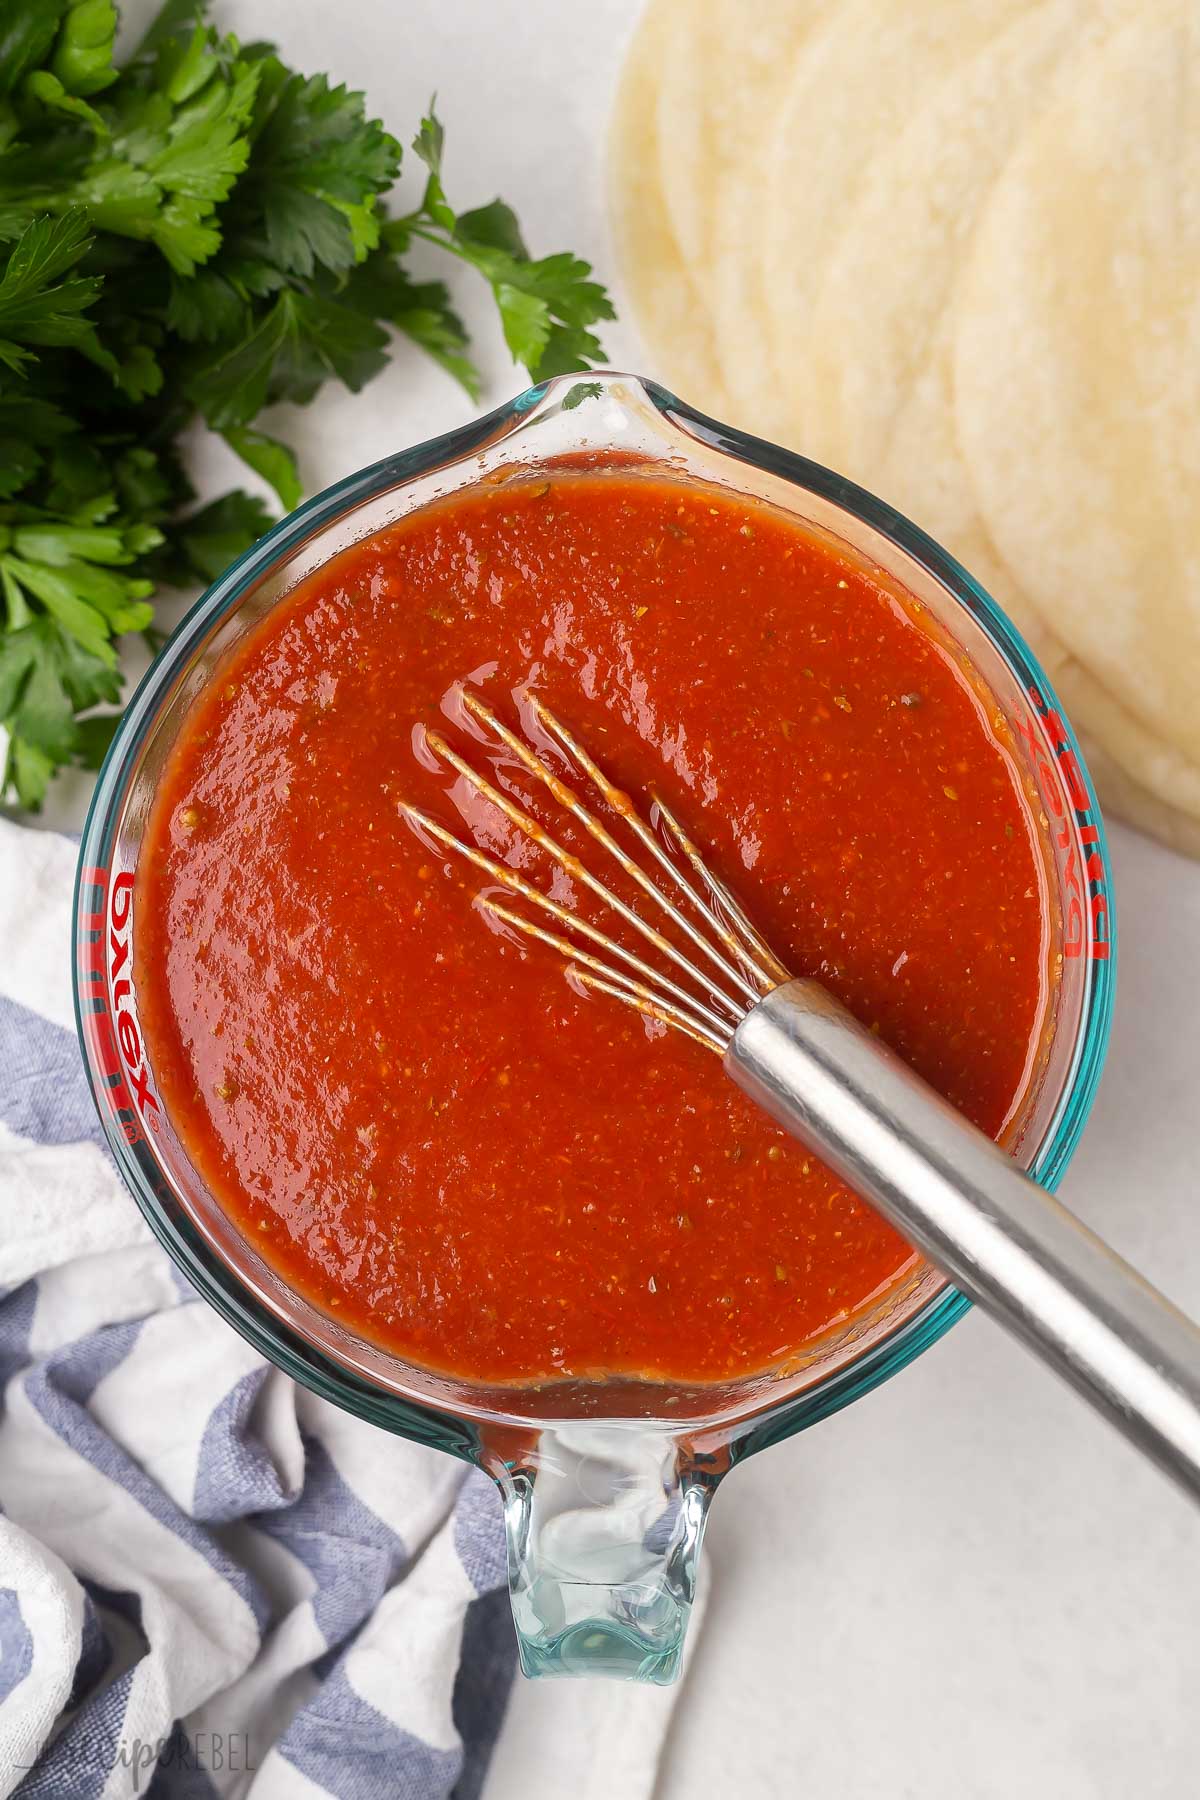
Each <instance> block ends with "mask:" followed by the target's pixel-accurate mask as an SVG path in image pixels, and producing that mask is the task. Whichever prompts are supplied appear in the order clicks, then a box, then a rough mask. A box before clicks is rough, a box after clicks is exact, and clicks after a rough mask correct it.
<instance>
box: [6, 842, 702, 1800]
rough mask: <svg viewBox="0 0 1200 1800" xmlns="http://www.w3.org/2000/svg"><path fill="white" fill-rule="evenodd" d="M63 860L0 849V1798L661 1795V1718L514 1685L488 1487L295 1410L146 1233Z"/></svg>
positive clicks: (594, 1686)
mask: <svg viewBox="0 0 1200 1800" xmlns="http://www.w3.org/2000/svg"><path fill="white" fill-rule="evenodd" d="M74 860H75V847H74V845H73V844H71V843H70V842H69V841H68V840H67V839H66V838H63V837H59V836H55V835H53V834H51V833H48V832H33V831H28V830H24V829H22V828H20V827H18V826H15V825H12V824H7V823H4V822H3V821H0V1384H2V1394H3V1399H2V1402H0V1794H4V1795H7V1794H9V1793H13V1792H17V1793H19V1794H20V1795H21V1796H22V1800H26V1797H28V1800H35V1797H36V1800H42V1797H43V1796H45V1797H46V1800H50V1797H52V1796H53V1797H54V1800H92V1796H95V1797H96V1800H101V1797H103V1800H120V1797H123V1796H127V1795H134V1794H142V1793H144V1794H149V1795H151V1796H153V1797H154V1800H176V1797H178V1800H214V1797H215V1796H222V1797H223V1800H224V1797H226V1796H228V1797H230V1800H241V1797H242V1796H244V1795H249V1796H251V1800H319V1797H320V1796H327V1795H333V1796H334V1797H335V1800H393V1797H394V1800H442V1797H446V1800H449V1797H451V1796H453V1797H454V1800H475V1797H476V1796H483V1797H484V1800H501V1796H508V1795H513V1796H515V1795H516V1794H518V1793H519V1794H521V1795H522V1797H523V1800H543V1797H544V1800H549V1797H550V1796H558V1795H560V1794H562V1793H565V1792H568V1791H569V1792H570V1793H571V1795H572V1800H591V1797H592V1796H595V1797H596V1800H599V1797H600V1796H602V1795H603V1796H605V1800H639V1797H641V1796H648V1795H649V1793H650V1792H651V1789H652V1787H653V1785H654V1779H655V1771H656V1767H657V1762H658V1754H659V1749H660V1746H661V1742H662V1736H663V1733H664V1731H665V1728H666V1724H667V1720H668V1718H669V1715H670V1705H671V1697H670V1694H669V1692H664V1691H663V1690H661V1689H649V1690H643V1691H641V1692H636V1693H635V1692H633V1691H631V1690H628V1689H623V1688H620V1687H617V1686H614V1685H613V1684H610V1683H603V1682H597V1683H570V1684H564V1683H553V1684H549V1685H545V1684H543V1687H542V1690H541V1691H540V1692H538V1690H536V1689H534V1690H530V1689H525V1691H524V1695H522V1694H521V1693H520V1691H519V1690H520V1687H521V1684H520V1679H519V1678H518V1681H517V1686H516V1687H514V1679H513V1678H514V1671H515V1661H516V1656H515V1647H514V1643H513V1637H512V1626H511V1622H510V1619H509V1616H508V1597H507V1592H506V1585H505V1568H504V1547H503V1535H502V1528H501V1521H500V1513H499V1504H498V1500H497V1498H496V1495H495V1492H494V1490H493V1488H492V1485H491V1483H490V1482H488V1481H487V1480H486V1479H485V1478H484V1477H483V1476H481V1475H479V1474H478V1473H470V1474H468V1475H466V1476H465V1477H464V1472H463V1468H462V1465H461V1464H459V1463H457V1462H455V1461H453V1460H452V1459H451V1458H449V1457H446V1456H443V1455H441V1454H440V1453H438V1452H436V1451H433V1450H429V1449H425V1448H423V1447H421V1446H419V1445H416V1444H410V1443H408V1442H407V1441H405V1440H402V1439H399V1438H394V1437H390V1436H388V1435H387V1434H386V1433H383V1432H381V1431H377V1430H375V1429H374V1428H373V1427H371V1426H369V1425H366V1424H363V1423H362V1422H361V1421H359V1420H356V1419H353V1418H351V1417H350V1416H349V1415H347V1414H345V1413H343V1412H341V1411H339V1410H338V1409H337V1408H335V1407H332V1406H330V1405H328V1404H327V1403H326V1402H324V1401H322V1400H319V1399H317V1398H316V1397H315V1396H313V1395H312V1394H309V1393H308V1392H307V1391H306V1390H304V1389H302V1388H298V1387H296V1386H295V1385H294V1384H293V1383H292V1382H291V1381H289V1380H288V1379H287V1378H286V1377H285V1376H284V1375H282V1374H281V1373H280V1372H279V1371H278V1370H277V1369H275V1368H273V1367H272V1366H271V1365H270V1364H268V1363H266V1362H264V1361H263V1359H262V1358H261V1357H260V1356H258V1355H257V1354H256V1353H255V1352H254V1351H253V1350H252V1349H251V1348H250V1347H249V1345H247V1344H245V1343H244V1342H243V1341H242V1339H241V1338H239V1337H238V1336H237V1335H236V1334H235V1333H234V1332H233V1331H232V1330H231V1329H230V1328H229V1327H228V1326H227V1325H225V1324H224V1323H223V1322H222V1321H221V1320H220V1319H219V1318H218V1317H217V1316H216V1314H215V1313H213V1312H211V1311H210V1310H209V1308H208V1307H207V1306H206V1305H205V1304H204V1303H203V1302H202V1301H200V1300H198V1299H197V1298H196V1296H195V1295H194V1293H193V1291H192V1290H191V1288H190V1287H188V1286H187V1284H186V1283H185V1282H184V1281H183V1280H182V1278H181V1277H179V1276H178V1275H177V1274H176V1273H175V1271H174V1269H173V1267H172V1265H171V1263H170V1262H169V1260H168V1258H167V1256H166V1254H165V1253H164V1252H163V1251H162V1250H161V1249H160V1248H159V1247H158V1245H157V1244H156V1243H155V1241H154V1240H153V1238H152V1237H151V1235H150V1233H149V1230H148V1228H147V1227H146V1225H145V1224H144V1222H143V1220H142V1217H141V1214H140V1213H139V1212H138V1210H137V1207H136V1206H135V1205H134V1203H133V1201H132V1199H131V1198H130V1197H129V1196H128V1194H127V1193H126V1192H125V1190H124V1188H123V1187H122V1185H121V1182H120V1180H119V1178H118V1176H117V1174H116V1171H115V1168H114V1165H113V1164H112V1162H111V1161H110V1160H109V1157H108V1154H107V1152H106V1151H105V1149H104V1148H103V1145H102V1140H101V1134H100V1128H99V1125H98V1122H97V1120H96V1117H95V1114H94V1112H93V1110H92V1104H91V1100H90V1097H89V1095H88V1091H87V1087H86V1084H85V1079H84V1074H83V1069H82V1065H81V1063H80V1059H79V1053H78V1050H77V1047H76V1042H75V1031H74V1024H73V1018H72V1011H71V996H70V983H69V969H68V946H69V912H70V895H71V884H72V876H73V869H74ZM514 1695H515V1696H516V1698H515V1699H514ZM506 1715H507V1716H506ZM514 1715H515V1717H514Z"/></svg>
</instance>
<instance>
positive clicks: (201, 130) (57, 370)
mask: <svg viewBox="0 0 1200 1800" xmlns="http://www.w3.org/2000/svg"><path fill="white" fill-rule="evenodd" d="M116 28H117V13H116V10H115V7H114V6H113V5H112V4H111V0H77V3H75V4H71V0H6V4H5V5H4V7H3V17H2V18H0V726H2V728H3V732H4V736H5V739H6V750H5V756H4V762H3V769H2V773H0V797H13V798H15V799H16V800H17V802H18V803H19V804H20V805H22V806H25V807H31V808H32V807H37V806H38V805H40V803H41V801H42V799H43V797H44V795H45V792H46V787H47V784H48V783H49V781H50V779H51V777H52V776H53V774H54V772H55V771H56V770H57V769H60V768H62V767H63V766H65V765H66V764H68V763H76V764H82V765H84V766H86V767H92V768H94V767H97V766H98V765H99V761H100V759H101V758H102V756H103V753H104V750H105V748H106V747H107V743H108V741H109V738H110V737H111V735H112V731H113V729H114V726H115V721H116V717H117V715H116V714H115V713H113V711H112V710H111V709H112V708H113V707H114V706H116V705H118V704H119V702H120V698H121V681H120V674H119V670H118V663H117V648H116V646H117V640H118V639H119V638H120V637H121V636H122V635H123V634H125V633H127V632H143V633H145V634H146V635H147V636H148V637H149V638H150V639H151V640H152V641H154V632H153V625H152V619H153V609H152V600H153V596H154V593H155V590H156V588H158V587H159V586H161V585H163V584H173V585H186V584H189V583H191V584H194V583H196V582H202V581H209V580H211V579H212V578H213V577H214V576H216V575H217V574H219V573H220V571H221V570H222V569H223V568H224V567H225V566H226V565H227V564H228V563H229V562H230V561H232V559H233V558H234V557H235V556H237V555H238V554H239V553H240V552H241V551H243V550H244V549H246V548H247V547H248V546H249V545H250V544H251V543H253V542H254V540H255V539H256V538H257V537H259V536H260V535H261V534H262V532H263V531H265V530H266V529H267V528H268V526H269V525H270V523H271V517H270V514H269V512H268V511H267V509H266V508H265V507H264V506H263V505H262V504H261V502H260V501H258V500H256V499H253V498H252V497H251V496H250V495H248V494H246V493H243V492H240V491H234V492H232V493H229V494H225V495H223V496H221V498H219V499H217V500H215V501H213V502H212V503H211V504H210V505H208V506H205V507H202V508H199V509H196V507H195V505H194V502H195V495H194V492H193V490H192V487H191V484H190V482H189V480H188V476H187V471H186V468H185V466H184V462H183V458H182V455H181V451H180V440H181V434H182V433H183V432H184V431H185V429H187V428H188V427H189V426H191V425H192V424H193V422H194V421H195V420H196V419H197V418H199V419H201V420H203V421H204V422H205V424H207V425H208V426H209V428H210V429H212V430H213V431H215V432H219V433H220V434H221V436H222V437H223V438H224V440H225V442H226V443H227V444H228V445H229V446H230V448H231V449H232V450H233V451H234V452H235V454H236V455H237V456H238V457H240V458H241V460H242V461H243V462H244V463H245V464H246V465H247V466H248V467H249V468H251V469H253V470H254V471H255V472H256V473H257V474H258V475H260V476H261V477H263V478H264V479H265V480H266V482H267V483H268V484H269V485H270V486H271V487H272V488H273V489H274V491H275V493H276V494H277V495H278V497H279V500H280V503H281V505H282V506H283V507H284V508H291V507H293V506H295V505H296V504H297V503H298V501H299V499H300V497H301V491H302V490H301V483H300V477H299V473H298V470H297V466H296V459H295V456H294V454H293V452H292V451H291V450H290V449H289V447H288V446H287V445H286V444H284V443H281V442H280V441H279V440H277V439H276V438H273V437H271V436H269V435H268V434H267V433H266V432H264V431H263V430H261V429H260V428H259V426H258V425H257V423H256V421H257V419H258V415H259V414H260V413H261V411H262V410H263V408H264V407H267V406H271V405H273V404H275V403H276V402H278V401H281V400H287V401H291V402H294V403H298V404H305V403H307V402H308V401H311V400H312V399H314V398H315V396H316V395H317V394H318V393H319V391H320V389H321V388H322V387H323V385H324V384H325V382H326V381H329V380H337V381H340V382H342V383H343V384H344V385H345V386H346V387H348V388H350V389H352V390H354V391H357V390H358V389H359V388H361V387H362V386H363V385H364V384H365V383H366V382H368V381H369V380H370V379H371V378H372V376H373V375H376V374H377V373H378V372H379V370H380V369H382V368H383V367H384V366H385V364H386V363H387V362H388V360H389V358H390V357H391V356H392V354H393V353H394V351H395V348H396V343H397V336H399V337H400V338H402V339H407V340H409V341H410V342H411V343H413V344H416V345H418V346H419V347H420V348H421V349H422V350H423V351H424V352H425V353H426V354H428V355H429V356H432V357H433V358H434V359H435V360H436V361H437V362H438V363H440V364H441V366H442V367H443V368H444V369H446V370H447V371H448V372H449V373H450V374H451V375H452V376H453V377H454V378H455V379H456V380H457V381H458V382H460V383H461V384H462V386H463V387H464V388H465V389H466V390H467V392H468V393H469V394H471V395H472V397H475V396H477V394H478V378H477V375H476V371H475V368H474V365H473V363H472V361H471V356H470V346H469V344H468V341H467V335H466V332H465V330H464V328H463V325H462V322H461V320H460V319H459V317H458V315H457V313H456V312H455V311H454V307H453V304H452V301H451V297H450V292H449V289H448V288H447V286H446V285H445V283H443V282H441V281H431V280H416V279H414V277H413V276H412V275H411V274H410V272H409V270H408V269H407V268H406V266H405V257H406V254H407V252H408V251H409V250H410V247H411V246H412V245H413V243H414V242H415V241H416V240H418V239H419V240H422V241H424V242H428V243H431V244H433V245H436V246H437V247H438V248H439V249H440V250H442V251H444V252H445V253H446V254H448V255H450V256H452V257H454V258H455V259H456V260H457V261H459V262H463V263H467V264H469V265H470V266H471V267H472V268H474V269H475V270H476V271H477V273H478V274H479V275H481V276H482V277H483V279H484V280H485V281H486V282H487V283H488V285H489V287H490V289H491V291H492V294H493V296H494V298H495V302H496V306H497V309H498V312H499V315H500V320H501V324H502V326H503V330H504V336H505V340H506V342H507V344H508V347H509V349H510V351H511V352H512V355H513V358H514V361H516V362H518V363H523V364H524V365H525V367H526V368H527V369H528V370H529V371H530V373H531V374H532V375H534V376H537V377H544V376H549V375H555V374H560V373H562V372H563V371H566V370H571V369H586V368H587V367H589V366H590V365H591V364H593V363H595V362H597V361H598V360H600V359H601V357H602V354H603V352H602V350H601V346H600V343H599V341H598V339H597V338H596V336H595V334H594V331H593V329H592V328H593V327H594V326H595V325H596V323H597V322H598V321H600V320H603V319H608V318H611V317H612V316H613V315H612V306H611V304H610V302H609V299H608V296H607V294H606V293H605V291H604V289H603V288H602V287H601V286H600V285H599V283H597V282H596V281H594V280H592V278H591V274H592V272H591V269H590V268H589V267H588V265H587V264H586V263H584V262H581V261H580V260H579V259H578V258H577V257H575V256H572V255H570V254H566V253H564V254H558V255H553V256H546V257H541V258H535V257H532V256H531V255H530V254H529V251H528V249H527V247H526V245H525V242H524V239H523V238H522V235H521V230H520V227H519V225H518V223H517V219H516V215H515V214H514V213H513V211H512V209H511V207H509V206H508V205H506V204H505V202H504V201H502V200H494V201H492V202H491V203H490V204H489V205H487V206H482V207H476V208H474V209H473V210H470V211H467V212H457V211H455V209H454V207H453V206H452V205H451V204H450V201H449V200H448V199H447V197H446V193H445V190H444V187H443V183H442V143H443V136H442V127H441V124H440V123H439V121H438V119H437V116H436V114H435V112H434V111H433V109H432V108H431V109H430V112H429V116H428V117H427V118H425V119H423V120H422V121H421V127H420V131H419V133H418V135H417V138H416V140H415V142H414V144H413V150H414V152H415V154H416V156H417V158H418V159H419V161H420V162H421V163H422V164H423V165H424V188H423V192H422V195H421V200H420V204H419V205H418V206H417V207H416V208H415V209H414V210H412V211H410V212H407V213H405V214H403V215H400V216H396V217H390V216H389V215H388V213H387V211H386V207H385V201H386V197H387V195H388V194H389V193H390V191H391V189H392V188H393V186H394V185H395V182H396V180H397V177H398V175H399V173H400V167H401V162H402V150H401V145H400V144H399V143H398V141H397V140H396V139H395V138H394V137H392V136H391V135H390V134H389V133H388V132H387V131H386V130H385V129H384V127H383V125H382V124H381V123H380V121H379V120H377V119H372V118H369V117H368V116H367V112H366V108H365V105H364V101H363V96H362V95H361V94H357V93H353V92H351V91H349V90H348V89H346V88H344V87H340V86H336V85H334V84H332V83H331V82H330V81H329V79H328V78H327V77H326V76H325V75H311V76H308V75H303V74H300V73H298V72H297V71H295V70H293V69H290V68H288V67H287V65H286V64H285V63H284V62H283V61H282V59H281V58H280V57H279V55H278V54H277V52H276V51H275V50H274V48H273V47H272V46H271V45H269V44H263V43H254V44H240V43H239V42H238V41H237V40H236V39H235V38H233V37H232V36H230V35H229V34H223V33H221V32H220V31H219V30H218V29H217V28H216V27H215V26H213V25H212V24H211V23H210V22H209V21H208V19H207V17H206V0H167V4H166V5H165V6H164V8H163V10H162V11H161V12H160V14H159V15H158V18H157V19H156V21H155V23H154V24H153V25H152V26H151V28H150V30H149V32H148V33H147V34H146V36H145V37H144V38H143V40H142V42H141V44H140V45H139V46H138V48H137V49H136V50H135V51H134V53H133V54H132V55H131V56H130V57H129V58H128V59H127V60H126V61H124V62H122V63H121V64H120V65H118V64H117V63H116V62H115V61H114V57H113V46H114V40H115V36H116Z"/></svg>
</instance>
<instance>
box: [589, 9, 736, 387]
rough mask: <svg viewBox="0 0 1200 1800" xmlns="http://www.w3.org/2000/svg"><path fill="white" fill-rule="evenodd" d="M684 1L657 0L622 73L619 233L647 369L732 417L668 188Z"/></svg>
mask: <svg viewBox="0 0 1200 1800" xmlns="http://www.w3.org/2000/svg"><path fill="white" fill-rule="evenodd" d="M678 11H679V3H678V0H658V3H655V0H652V3H651V5H650V6H648V7H647V9H646V12H645V15H644V16H643V18H642V20H641V21H640V23H639V25H638V29H637V31H636V33H635V35H634V38H633V42H632V44H631V45H630V49H629V54H628V56H627V57H626V60H625V66H624V69H623V70H622V74H621V81H620V85H619V87H618V90H617V97H616V102H615V106H614V109H613V118H612V124H611V127H610V131H609V174H610V193H611V210H612V219H613V230H614V235H615V238H616V245H617V258H618V261H619V263H620V266H621V270H622V273H623V275H624V278H625V280H626V282H627V283H628V285H629V287H630V288H631V289H632V291H633V292H634V293H635V294H636V295H637V310H638V317H639V320H640V322H641V325H642V328H643V331H644V332H645V335H646V337H647V339H648V340H649V342H650V344H651V345H652V346H653V349H654V357H653V359H652V366H651V367H650V368H649V369H648V370H647V371H646V372H647V373H648V374H650V375H653V376H655V377H656V378H657V379H659V380H662V381H665V382H666V384H667V386H668V387H670V388H672V389H673V390H674V391H675V392H676V393H678V394H679V396H680V397H681V399H684V400H688V401H690V402H691V403H692V404H693V405H695V406H699V407H700V408H702V409H703V410H704V411H706V412H711V413H713V414H715V416H716V417H718V418H722V419H728V418H730V416H731V414H730V407H729V397H728V395H727V393H726V391H725V388H724V386H723V384H722V382H721V379H720V375H719V374H718V372H717V355H716V350H715V346H714V343H713V335H712V326H711V323H710V320H709V315H708V308H707V305H706V303H705V299H704V296H703V294H702V292H701V291H700V290H698V289H697V288H696V287H695V286H694V285H693V283H692V280H691V277H690V275H689V274H688V271H687V267H686V265H685V263H684V260H683V256H682V254H681V252H680V248H679V244H678V240H677V239H676V237H675V232H674V228H673V225H672V222H671V218H670V214H669V212H668V208H667V204H666V199H665V196H664V192H663V183H662V170H661V164H660V144H659V131H658V96H659V87H660V81H661V70H662V66H663V61H664V58H665V57H666V56H667V55H668V54H669V52H670V49H671V44H672V38H673V34H674V33H675V32H676V30H677V26H678V20H677V18H676V14H677V13H678Z"/></svg>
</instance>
